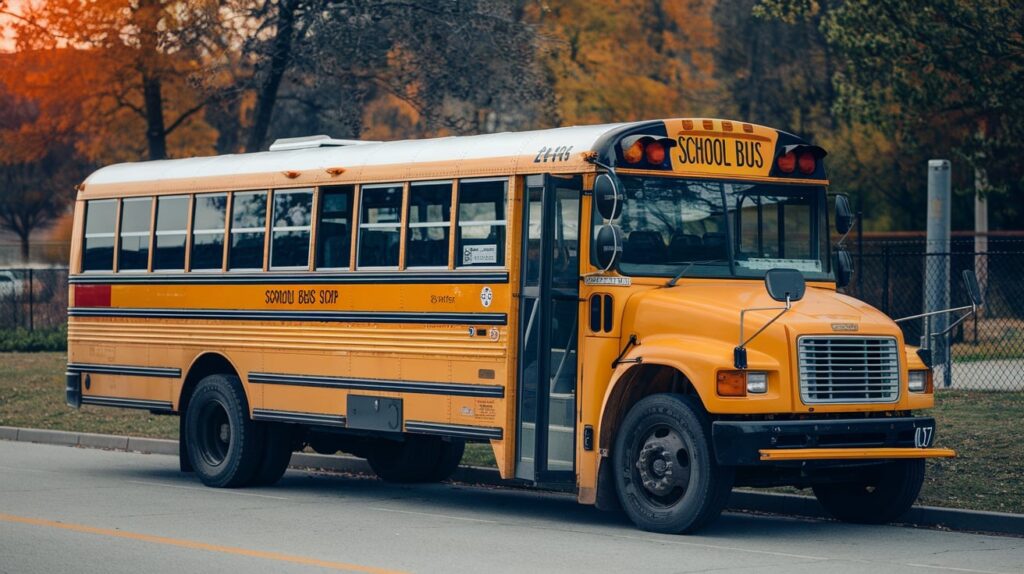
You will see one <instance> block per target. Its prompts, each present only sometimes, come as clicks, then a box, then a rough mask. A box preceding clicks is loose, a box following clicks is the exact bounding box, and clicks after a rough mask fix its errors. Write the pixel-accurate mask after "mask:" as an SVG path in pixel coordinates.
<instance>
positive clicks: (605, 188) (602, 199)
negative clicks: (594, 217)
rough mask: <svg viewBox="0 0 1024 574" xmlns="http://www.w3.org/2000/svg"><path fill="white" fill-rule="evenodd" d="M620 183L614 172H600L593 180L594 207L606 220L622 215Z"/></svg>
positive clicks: (613, 219)
mask: <svg viewBox="0 0 1024 574" xmlns="http://www.w3.org/2000/svg"><path fill="white" fill-rule="evenodd" d="M621 190H622V185H621V183H620V182H619V178H617V177H615V174H611V173H602V174H601V175H599V176H597V179H595V180H594V207H596V208H597V212H598V213H600V214H601V217H603V218H604V219H605V220H607V221H615V220H616V219H618V218H619V216H620V215H622V199H623V198H622V191H621Z"/></svg>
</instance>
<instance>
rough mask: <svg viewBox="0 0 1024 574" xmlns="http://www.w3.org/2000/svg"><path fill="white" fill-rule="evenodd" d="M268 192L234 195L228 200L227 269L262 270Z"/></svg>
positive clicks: (249, 192) (248, 192)
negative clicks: (229, 210)
mask: <svg viewBox="0 0 1024 574" xmlns="http://www.w3.org/2000/svg"><path fill="white" fill-rule="evenodd" d="M266 224H267V192H265V191H247V192H241V193H235V196H234V197H233V198H232V200H231V247H230V251H229V252H228V269H248V270H250V271H251V270H260V269H263V237H264V235H265V234H266Z"/></svg>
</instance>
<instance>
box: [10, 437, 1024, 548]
mask: <svg viewBox="0 0 1024 574" xmlns="http://www.w3.org/2000/svg"><path fill="white" fill-rule="evenodd" d="M0 440H8V441H17V442H32V443H41V444H53V445H63V446H79V447H86V448H101V449H107V450H123V451H129V452H141V453H147V454H163V455H177V454H178V441H176V440H166V439H154V438H138V437H127V436H117V435H104V434H92V433H77V432H67V431H56V430H45V429H26V428H17V427H4V426H0ZM289 466H290V467H291V468H305V469H314V470H328V471H333V472H344V473H349V474H373V471H372V470H370V465H369V464H368V463H367V462H366V461H365V460H364V459H361V458H355V457H351V456H333V455H323V454H313V453H306V452H297V453H294V454H293V455H292V460H291V464H290V465H289ZM452 479H453V480H455V481H456V482H464V483H468V484H481V485H487V486H504V487H508V486H512V487H515V486H516V484H515V483H514V482H511V481H504V480H502V479H501V477H500V476H499V474H498V471H497V470H496V469H493V468H483V467H477V466H461V467H459V469H458V470H457V471H455V474H454V475H453V476H452ZM728 508H729V509H730V510H741V511H747V512H763V513H767V514H781V515H787V516H804V517H811V518H828V517H829V516H828V514H827V513H826V512H825V510H824V509H823V508H822V507H821V505H820V504H818V501H817V500H815V499H814V498H813V497H810V496H800V495H797V494H778V493H766V492H751V491H747V490H734V491H733V492H732V495H731V496H730V497H729V504H728ZM901 523H903V524H908V525H912V526H923V527H929V528H946V529H950V530H961V531H968V532H986V533H998V534H1011V535H1015V536H1024V514H1011V513H1008V512H988V511H983V510H960V509H955V508H940V507H936V506H915V507H913V508H911V509H910V510H909V511H908V512H907V513H906V514H905V515H903V516H902V517H901Z"/></svg>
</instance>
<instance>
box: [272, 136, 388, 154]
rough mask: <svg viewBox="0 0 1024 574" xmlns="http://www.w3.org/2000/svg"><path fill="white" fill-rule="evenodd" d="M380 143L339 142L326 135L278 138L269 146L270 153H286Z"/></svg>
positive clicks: (362, 141)
mask: <svg viewBox="0 0 1024 574" xmlns="http://www.w3.org/2000/svg"><path fill="white" fill-rule="evenodd" d="M375 143H381V142H379V141H370V140H339V139H335V138H332V137H331V136H327V135H318V136H302V137H299V138H280V139H277V140H275V141H274V143H272V144H270V151H288V150H293V149H310V148H316V147H329V146H347V145H363V144H375Z"/></svg>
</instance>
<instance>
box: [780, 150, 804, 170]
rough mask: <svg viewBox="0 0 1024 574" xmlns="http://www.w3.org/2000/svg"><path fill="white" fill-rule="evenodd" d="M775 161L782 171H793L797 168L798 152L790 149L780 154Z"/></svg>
mask: <svg viewBox="0 0 1024 574" xmlns="http://www.w3.org/2000/svg"><path fill="white" fill-rule="evenodd" d="M812 159H813V158H812ZM775 163H776V165H778V166H779V171H781V172H782V173H793V170H794V169H796V153H795V152H791V151H788V152H786V153H784V154H782V155H780V156H779V159H777V160H776V162H775Z"/></svg>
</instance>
